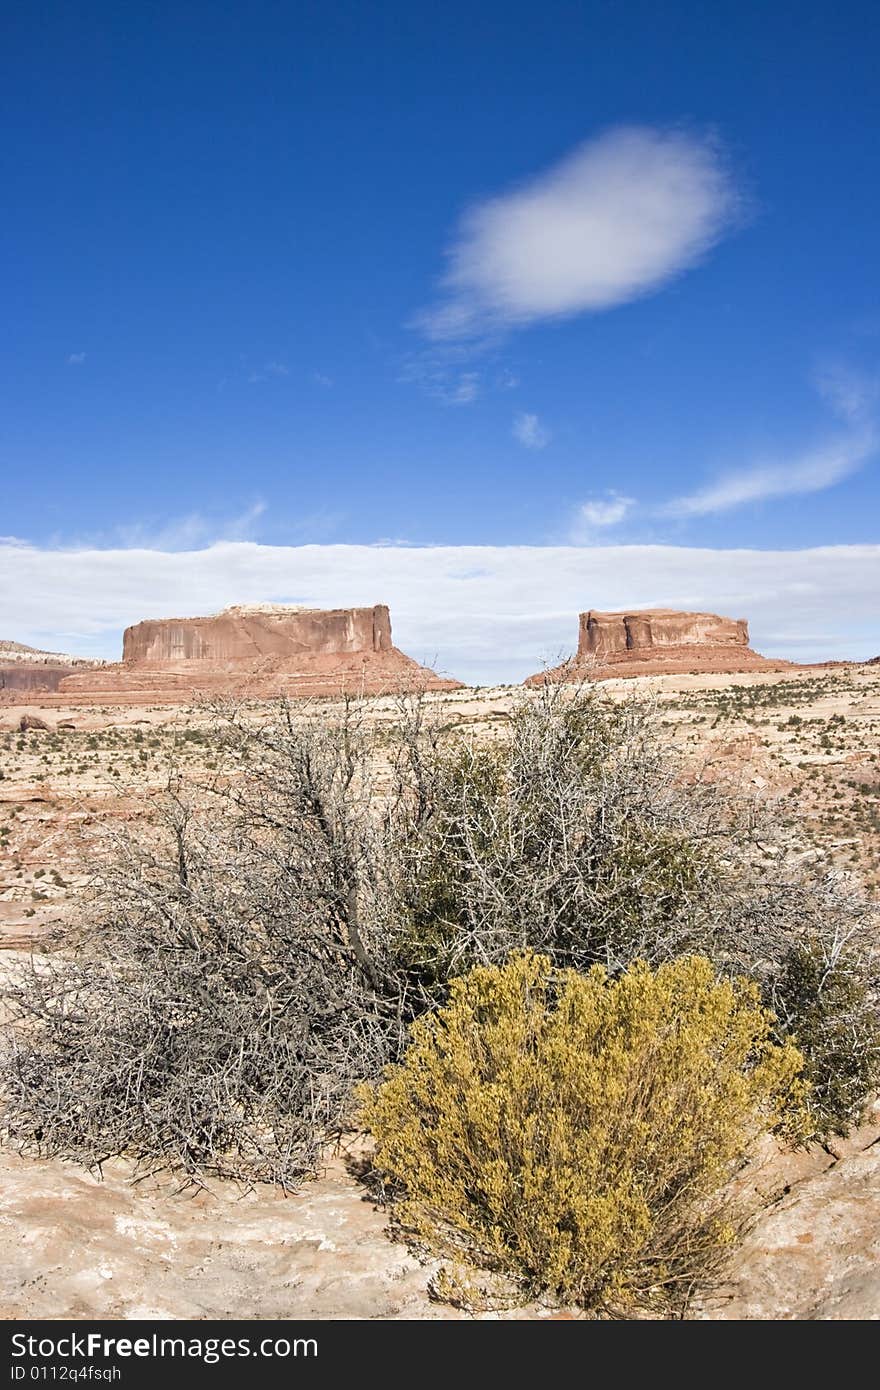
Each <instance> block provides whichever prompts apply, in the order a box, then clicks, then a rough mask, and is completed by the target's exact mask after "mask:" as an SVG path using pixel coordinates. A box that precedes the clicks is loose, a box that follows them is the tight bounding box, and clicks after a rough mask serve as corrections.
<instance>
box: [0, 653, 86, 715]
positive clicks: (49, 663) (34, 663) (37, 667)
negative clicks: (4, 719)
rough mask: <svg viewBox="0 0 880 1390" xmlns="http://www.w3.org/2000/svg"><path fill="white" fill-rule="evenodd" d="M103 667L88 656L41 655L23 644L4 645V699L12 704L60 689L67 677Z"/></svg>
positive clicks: (0, 672) (0, 674)
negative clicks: (26, 697)
mask: <svg viewBox="0 0 880 1390" xmlns="http://www.w3.org/2000/svg"><path fill="white" fill-rule="evenodd" d="M101 665H103V662H100V661H90V660H89V659H88V658H87V657H81V656H63V655H62V654H61V653H60V652H41V651H39V650H38V649H37V648H36V647H26V646H25V645H24V643H23V642H0V700H2V701H3V702H4V703H7V704H8V703H9V702H10V701H12V700H17V699H20V697H21V695H22V693H25V694H42V693H43V692H47V691H52V690H57V689H58V686H59V685H60V684H61V682H62V681H63V679H64V677H65V676H70V675H73V674H74V673H75V672H77V671H83V670H90V669H93V668H94V667H97V666H101Z"/></svg>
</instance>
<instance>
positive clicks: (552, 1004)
mask: <svg viewBox="0 0 880 1390" xmlns="http://www.w3.org/2000/svg"><path fill="white" fill-rule="evenodd" d="M772 1027H773V1019H772V1015H770V1014H769V1013H768V1012H767V1011H766V1010H764V1009H762V1008H761V1007H760V1004H759V1002H758V992H757V989H756V987H755V986H753V985H751V984H749V983H746V982H744V981H731V980H720V979H718V978H717V977H716V975H715V972H714V971H713V968H712V966H711V964H710V963H709V961H707V960H705V959H703V958H700V957H689V958H684V959H681V960H678V961H675V962H672V963H669V964H665V965H661V966H660V967H659V969H658V970H657V971H656V972H652V971H651V970H650V969H649V967H648V966H646V965H645V964H644V963H636V964H634V965H633V966H632V968H631V969H630V970H628V971H627V972H626V973H625V974H623V975H621V976H620V977H619V978H618V979H614V980H611V979H609V977H608V975H607V974H606V972H605V971H604V970H603V969H602V968H601V967H599V966H595V967H593V968H592V969H591V970H590V971H589V972H588V973H587V974H580V973H578V972H576V971H574V970H563V971H561V972H555V971H554V970H553V967H552V965H551V962H550V961H549V959H548V958H547V957H546V956H541V955H537V954H534V953H530V952H522V953H518V954H517V955H515V956H514V957H513V958H512V959H511V961H510V962H509V963H508V964H507V965H505V966H502V967H495V966H490V967H477V968H475V969H473V970H472V971H471V972H470V973H469V974H468V975H466V976H463V977H461V978H460V979H458V980H454V981H453V982H452V985H451V989H450V997H449V1002H448V1004H447V1005H446V1006H445V1007H444V1008H442V1009H440V1010H439V1011H438V1012H437V1013H435V1014H433V1015H429V1016H426V1017H424V1018H422V1019H420V1020H418V1021H417V1022H416V1023H415V1024H414V1025H413V1027H412V1032H411V1042H410V1046H409V1049H408V1051H407V1052H406V1054H405V1056H404V1058H403V1061H402V1062H401V1064H400V1065H398V1066H396V1067H393V1068H391V1069H389V1071H388V1073H387V1079H386V1080H385V1081H384V1082H383V1083H382V1084H381V1085H379V1086H378V1087H376V1088H375V1089H372V1090H369V1091H367V1092H365V1093H364V1112H363V1118H364V1122H365V1123H366V1125H367V1126H368V1127H369V1128H370V1129H371V1130H372V1131H373V1133H374V1135H375V1137H376V1140H377V1153H376V1160H375V1161H376V1166H377V1168H378V1169H379V1171H381V1172H382V1173H384V1174H385V1175H387V1177H388V1178H389V1179H390V1180H391V1182H392V1184H395V1185H397V1187H398V1190H399V1194H400V1195H399V1201H398V1204H397V1205H396V1212H397V1219H398V1221H399V1222H400V1224H401V1225H402V1227H403V1228H404V1229H405V1230H407V1231H409V1232H410V1233H411V1235H412V1236H413V1237H415V1238H416V1240H418V1241H419V1242H421V1243H422V1244H424V1245H425V1246H427V1247H428V1248H430V1249H432V1250H434V1251H438V1252H440V1253H443V1254H445V1255H449V1256H452V1257H453V1259H456V1260H459V1261H463V1262H465V1263H466V1264H469V1265H471V1266H477V1267H480V1268H482V1269H484V1270H488V1271H492V1272H493V1273H494V1274H496V1275H501V1276H506V1277H507V1279H508V1280H510V1279H512V1280H513V1281H514V1282H515V1283H516V1284H517V1285H518V1286H519V1288H520V1290H521V1291H522V1292H524V1293H526V1294H530V1295H534V1294H539V1293H542V1292H543V1293H546V1294H549V1295H551V1296H552V1297H554V1298H556V1299H563V1300H566V1301H573V1302H576V1303H579V1304H581V1305H584V1306H585V1307H588V1308H591V1309H594V1310H605V1311H609V1310H622V1309H625V1308H626V1307H628V1306H631V1305H633V1304H634V1303H640V1304H646V1305H648V1306H650V1307H653V1308H654V1309H655V1310H657V1311H660V1312H670V1311H676V1310H680V1309H682V1308H683V1307H684V1306H685V1305H686V1304H687V1302H688V1299H689V1297H690V1295H691V1292H692V1290H693V1289H694V1287H695V1286H696V1285H697V1284H699V1283H700V1281H701V1280H703V1279H705V1278H707V1277H708V1276H709V1275H710V1274H711V1273H712V1271H713V1270H714V1268H715V1267H716V1265H717V1264H718V1262H719V1260H720V1258H721V1257H722V1256H723V1254H724V1253H725V1251H726V1250H727V1248H728V1247H729V1245H730V1243H731V1242H732V1240H733V1239H734V1237H735V1233H736V1218H735V1214H734V1213H733V1212H732V1210H731V1208H730V1206H729V1203H728V1200H727V1198H726V1197H725V1196H724V1194H723V1187H724V1184H725V1182H726V1180H727V1179H728V1178H729V1177H730V1175H731V1174H732V1172H733V1171H734V1170H735V1168H736V1166H737V1164H738V1163H739V1161H740V1160H741V1159H742V1157H743V1155H744V1154H745V1153H746V1151H747V1150H748V1148H749V1146H750V1145H751V1144H752V1142H753V1141H754V1139H755V1138H756V1137H757V1136H758V1135H759V1134H760V1133H761V1132H762V1131H765V1130H766V1129H768V1128H774V1127H776V1126H778V1125H779V1124H780V1123H781V1122H782V1120H783V1117H784V1115H785V1113H786V1111H787V1110H789V1109H790V1108H791V1107H794V1108H797V1106H798V1104H799V1102H800V1100H801V1097H802V1093H803V1088H802V1086H801V1083H800V1082H799V1079H798V1078H799V1073H800V1070H801V1065H802V1058H801V1056H800V1054H799V1052H798V1051H797V1049H796V1048H795V1047H794V1046H793V1044H791V1043H790V1042H783V1043H781V1044H779V1043H776V1042H774V1040H773V1038H772ZM447 1287H449V1285H447ZM462 1287H464V1288H465V1289H467V1288H468V1284H467V1283H466V1282H465V1283H464V1285H463V1286H462ZM471 1293H473V1286H472V1285H471Z"/></svg>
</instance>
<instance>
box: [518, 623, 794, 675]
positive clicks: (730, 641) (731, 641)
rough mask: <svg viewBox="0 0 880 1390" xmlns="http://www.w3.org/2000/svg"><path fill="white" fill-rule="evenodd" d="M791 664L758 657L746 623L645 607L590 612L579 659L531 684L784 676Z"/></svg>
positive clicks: (582, 627)
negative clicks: (759, 673)
mask: <svg viewBox="0 0 880 1390" xmlns="http://www.w3.org/2000/svg"><path fill="white" fill-rule="evenodd" d="M791 665H792V663H791V662H790V661H770V660H768V659H767V658H766V657H763V656H759V655H758V653H757V652H753V651H752V649H751V647H750V646H749V627H748V623H747V622H746V621H745V619H744V618H720V617H718V615H717V614H716V613H678V612H676V611H675V610H674V609H671V608H646V609H643V610H642V611H641V612H639V613H597V612H595V611H594V610H593V609H590V611H589V612H587V613H581V615H580V630H579V634H578V649H577V654H576V655H575V656H574V657H572V658H571V660H569V661H565V662H563V663H562V664H561V665H560V666H555V667H554V668H553V669H552V670H550V671H541V672H538V673H537V674H535V675H534V676H529V678H528V680H527V682H526V684H527V685H539V684H540V683H541V682H542V681H545V680H557V681H559V680H571V681H577V680H606V679H608V678H609V677H611V676H659V675H665V674H667V673H668V674H671V675H684V674H687V673H689V672H692V671H693V672H701V671H706V672H719V673H725V672H735V671H783V670H787V669H788V668H789V667H790V666H791Z"/></svg>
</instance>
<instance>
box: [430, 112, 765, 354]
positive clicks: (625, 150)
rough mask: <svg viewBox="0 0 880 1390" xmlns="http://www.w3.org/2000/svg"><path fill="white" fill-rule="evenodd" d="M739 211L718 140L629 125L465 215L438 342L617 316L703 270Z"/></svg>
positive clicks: (436, 319)
mask: <svg viewBox="0 0 880 1390" xmlns="http://www.w3.org/2000/svg"><path fill="white" fill-rule="evenodd" d="M738 204H739V200H738V197H737V195H736V193H735V191H734V188H733V185H732V183H731V180H730V178H729V176H728V173H727V171H726V169H725V168H724V165H723V163H722V161H721V159H720V158H719V154H718V150H717V148H716V147H715V145H714V144H713V142H712V141H710V140H707V139H702V138H697V137H696V136H693V135H687V134H683V133H681V132H677V131H668V130H658V129H652V128H650V127H640V126H625V127H618V128H614V129H611V130H608V131H605V132H604V133H603V134H601V135H599V136H597V137H595V138H594V139H592V140H588V141H586V142H585V143H584V144H582V145H581V146H579V147H578V148H577V149H576V150H575V151H574V152H573V153H572V154H570V155H569V156H568V157H567V158H565V159H563V160H561V161H560V162H559V163H558V164H555V165H553V166H552V167H551V168H550V169H548V170H546V171H545V172H544V173H541V174H539V175H538V176H537V177H536V178H534V179H532V180H531V181H529V182H526V183H524V184H522V185H521V186H520V187H519V188H516V189H514V190H512V191H511V192H507V193H503V194H501V195H500V196H498V197H494V198H488V199H486V200H485V201H484V202H481V203H477V204H476V205H475V206H474V207H472V208H471V209H470V210H469V211H467V212H466V213H465V214H464V216H463V217H462V219H461V222H460V224H459V228H458V234H457V236H456V238H455V241H454V242H453V245H452V247H451V249H450V251H449V261H450V268H449V271H448V273H447V274H446V276H445V277H444V279H443V281H442V290H443V293H442V296H441V299H440V301H439V302H438V303H437V304H435V305H434V306H432V307H431V308H430V309H428V310H427V311H426V312H425V313H424V314H423V315H422V316H421V317H420V319H419V320H418V323H419V324H420V326H421V327H422V329H423V330H424V331H425V332H426V333H427V334H428V336H429V337H431V338H434V339H460V338H466V337H474V336H477V335H480V334H483V333H486V332H487V331H492V330H496V329H498V328H503V327H510V326H515V325H521V324H527V323H531V322H534V321H535V320H538V319H547V318H560V317H562V316H565V315H571V314H577V313H582V312H589V311H593V312H595V311H597V310H601V309H608V308H610V307H611V306H613V305H615V304H623V303H626V302H627V301H628V300H632V299H635V298H637V297H638V296H639V295H643V294H646V293H648V292H649V291H651V290H653V289H656V288H657V287H658V286H660V285H662V284H664V283H665V282H666V281H667V280H669V279H670V278H671V277H672V276H674V275H676V274H678V273H679V272H681V271H683V270H685V269H687V267H689V266H691V265H693V264H694V263H695V262H696V261H698V260H699V259H700V257H701V256H702V255H703V254H704V253H705V252H706V251H707V250H708V249H709V247H711V246H712V245H713V243H715V242H716V241H717V240H718V239H719V238H720V237H721V235H722V234H723V233H724V231H725V230H726V229H727V228H728V227H729V225H730V224H731V222H732V220H733V217H734V215H735V213H736V211H737V207H738Z"/></svg>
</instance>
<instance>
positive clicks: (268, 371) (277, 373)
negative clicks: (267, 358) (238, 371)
mask: <svg viewBox="0 0 880 1390" xmlns="http://www.w3.org/2000/svg"><path fill="white" fill-rule="evenodd" d="M284 376H290V368H289V367H288V366H287V364H286V363H285V362H264V363H263V365H262V367H258V368H254V370H253V371H251V372H249V373H248V381H249V382H250V383H251V385H252V386H253V385H255V384H256V383H257V382H258V381H265V380H266V378H267V377H284Z"/></svg>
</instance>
